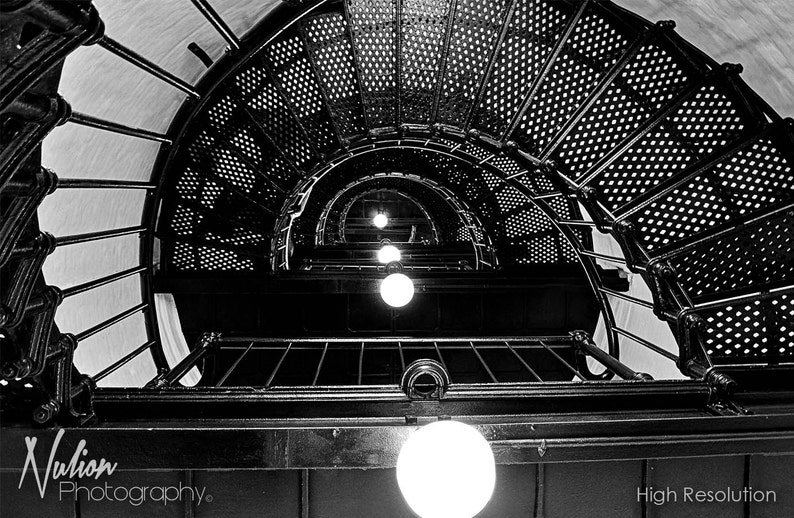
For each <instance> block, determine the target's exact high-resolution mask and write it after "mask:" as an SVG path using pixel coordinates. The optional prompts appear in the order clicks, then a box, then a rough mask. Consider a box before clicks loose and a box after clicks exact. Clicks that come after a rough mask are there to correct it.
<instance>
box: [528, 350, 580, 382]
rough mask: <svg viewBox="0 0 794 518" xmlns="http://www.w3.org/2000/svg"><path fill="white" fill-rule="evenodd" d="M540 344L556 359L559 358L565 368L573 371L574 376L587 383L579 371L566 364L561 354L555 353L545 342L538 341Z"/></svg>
mask: <svg viewBox="0 0 794 518" xmlns="http://www.w3.org/2000/svg"><path fill="white" fill-rule="evenodd" d="M538 342H539V343H540V345H542V346H543V348H544V349H546V350H547V351H549V352H550V353H551V354H552V355H553V356H554V357H555V358H557V359H558V360H559V361H560V363H562V364H563V365H564V366H565V368H566V369H568V370H569V371H571V373H573V375H574V376H576V377H577V378H579V379H580V380H582V381H587V380H586V379H585V377H584V376H582V374H581V373H580V372H579V371H578V370H576V369H574V368H573V367H571V365H570V364H569V363H568V362H566V361H565V360H563V359H562V356H560V355H559V354H557V353H556V352H554V350H553V349H552V348H551V347H549V346H548V345H546V343H545V342H544V341H543V340H538Z"/></svg>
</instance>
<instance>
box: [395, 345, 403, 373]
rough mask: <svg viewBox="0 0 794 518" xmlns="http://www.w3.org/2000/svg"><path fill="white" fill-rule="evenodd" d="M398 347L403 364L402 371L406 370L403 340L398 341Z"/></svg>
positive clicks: (401, 363)
mask: <svg viewBox="0 0 794 518" xmlns="http://www.w3.org/2000/svg"><path fill="white" fill-rule="evenodd" d="M397 349H398V350H399V351H400V365H401V366H402V371H401V372H405V354H404V353H403V344H402V342H397Z"/></svg>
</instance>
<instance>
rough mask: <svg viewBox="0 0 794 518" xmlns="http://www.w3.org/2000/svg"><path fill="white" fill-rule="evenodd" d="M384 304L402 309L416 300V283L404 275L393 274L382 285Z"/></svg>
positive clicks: (381, 291) (381, 292) (381, 294)
mask: <svg viewBox="0 0 794 518" xmlns="http://www.w3.org/2000/svg"><path fill="white" fill-rule="evenodd" d="M380 296H381V298H382V299H383V302H385V303H386V304H388V305H389V306H391V307H393V308H401V307H403V306H405V305H406V304H408V303H409V302H411V299H412V298H414V281H412V280H411V279H410V278H408V276H407V275H405V274H403V273H392V274H390V275H389V276H387V277H386V278H385V279H383V282H381V283H380Z"/></svg>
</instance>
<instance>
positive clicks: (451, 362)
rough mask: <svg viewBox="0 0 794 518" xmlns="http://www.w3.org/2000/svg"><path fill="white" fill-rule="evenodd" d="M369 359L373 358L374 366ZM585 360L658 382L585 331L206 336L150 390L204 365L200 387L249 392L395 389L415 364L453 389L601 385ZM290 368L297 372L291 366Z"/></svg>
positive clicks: (174, 382)
mask: <svg viewBox="0 0 794 518" xmlns="http://www.w3.org/2000/svg"><path fill="white" fill-rule="evenodd" d="M330 357H334V360H329V358H330ZM370 357H372V358H373V359H372V360H371V361H368V360H369V358H370ZM586 358H591V359H593V360H595V361H596V362H597V363H598V364H600V365H601V366H602V367H603V368H604V369H605V370H606V371H608V372H610V373H612V374H614V375H616V376H617V377H618V378H620V379H623V380H643V381H646V380H652V379H653V378H652V377H651V376H649V375H648V374H644V373H638V372H635V371H634V370H632V369H631V368H630V367H628V366H626V365H624V364H623V363H621V362H620V361H619V360H618V359H617V358H614V357H612V356H610V355H609V354H608V353H607V352H605V351H604V350H602V349H601V348H599V347H598V346H597V345H596V344H595V343H594V342H593V341H592V339H591V338H590V336H589V335H588V334H587V333H585V332H582V331H577V332H573V333H571V334H570V335H568V336H537V337H516V336H502V337H498V336H497V337H421V338H419V337H375V338H352V337H351V338H339V337H323V338H275V337H268V338H265V337H223V336H221V335H219V334H216V333H207V334H205V335H203V336H202V337H201V339H200V340H199V343H198V344H197V345H196V347H194V348H193V350H192V351H191V353H190V354H189V355H188V356H186V357H185V358H184V359H183V360H182V361H181V362H180V363H179V364H178V365H177V366H175V367H174V368H173V369H171V370H170V371H168V372H163V373H161V374H158V375H157V376H156V377H155V378H154V379H153V380H151V381H150V382H149V383H148V384H147V387H151V388H166V387H173V386H179V380H180V379H181V378H182V377H184V375H185V374H187V373H188V372H189V371H190V370H191V369H193V368H194V367H202V366H203V367H204V368H203V376H202V380H201V382H200V385H202V386H215V387H220V386H227V385H228V383H229V381H234V380H235V379H237V380H238V381H237V382H236V383H235V384H236V385H240V382H239V380H241V379H242V380H244V381H245V384H246V386H254V387H263V388H272V387H276V386H281V387H284V386H287V387H288V386H301V387H307V386H310V387H326V388H328V387H333V386H350V385H367V386H382V385H394V384H396V383H397V380H399V378H400V376H401V375H402V374H403V373H404V372H405V370H406V368H407V367H408V366H409V364H411V363H412V362H414V361H416V360H434V361H437V362H439V363H440V365H442V366H443V368H444V369H445V370H446V371H447V378H448V379H449V380H450V382H451V383H452V384H456V383H465V384H469V385H470V384H477V383H480V384H488V385H494V384H496V385H505V386H509V385H510V384H512V383H527V382H533V383H546V382H550V381H556V382H560V381H580V382H588V381H594V380H597V379H600V377H594V376H593V375H592V374H590V372H589V370H584V369H583V368H582V366H583V365H585V362H586ZM243 360H245V361H246V362H247V363H249V364H255V365H256V372H255V373H254V374H252V373H250V372H249V373H247V374H245V375H244V376H243V377H239V376H238V377H236V375H239V372H238V369H239V367H240V365H241V363H242V362H243ZM290 362H291V364H292V366H291V367H289V368H287V367H285V365H286V364H287V363H290ZM208 365H212V368H208V367H207V366H208ZM227 365H228V366H227ZM249 370H250V369H249Z"/></svg>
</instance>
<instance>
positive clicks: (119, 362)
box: [91, 340, 157, 383]
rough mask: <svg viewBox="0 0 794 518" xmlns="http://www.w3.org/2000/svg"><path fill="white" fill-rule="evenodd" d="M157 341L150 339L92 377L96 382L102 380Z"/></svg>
mask: <svg viewBox="0 0 794 518" xmlns="http://www.w3.org/2000/svg"><path fill="white" fill-rule="evenodd" d="M156 343H157V342H155V341H154V340H149V341H148V342H146V343H145V344H143V345H141V346H140V347H138V348H137V349H135V350H133V351H130V352H129V353H128V354H126V355H125V356H123V357H122V358H120V359H118V360H116V361H115V362H113V363H111V364H110V365H108V366H107V367H105V368H104V369H102V370H101V371H100V372H98V373H97V374H95V375H94V376H92V377H91V379H92V380H94V383H99V382H100V381H102V380H103V379H105V378H106V377H107V376H109V375H110V374H112V373H114V372H115V371H117V370H118V369H119V368H120V367H123V366H124V365H126V364H127V363H129V362H130V361H132V360H133V359H134V358H136V357H137V356H138V355H139V354H141V353H143V352H144V351H146V350H148V349H149V348H150V347H152V346H153V345H154V344H156Z"/></svg>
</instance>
